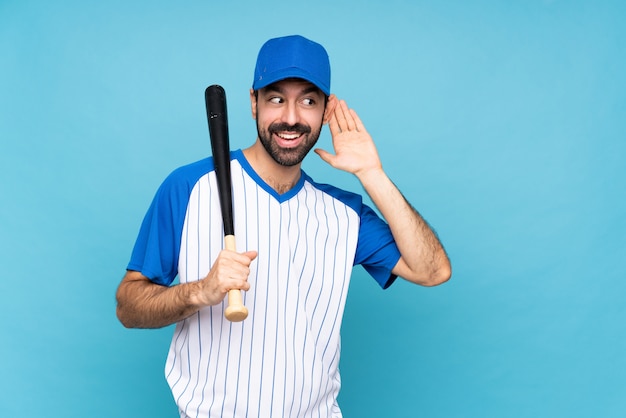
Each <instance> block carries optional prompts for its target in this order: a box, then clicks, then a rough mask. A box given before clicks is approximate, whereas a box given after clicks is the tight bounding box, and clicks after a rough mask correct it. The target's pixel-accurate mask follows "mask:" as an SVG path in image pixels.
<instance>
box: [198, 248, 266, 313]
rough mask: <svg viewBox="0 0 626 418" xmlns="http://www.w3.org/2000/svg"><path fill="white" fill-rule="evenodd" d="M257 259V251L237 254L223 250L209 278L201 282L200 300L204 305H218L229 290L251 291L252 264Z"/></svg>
mask: <svg viewBox="0 0 626 418" xmlns="http://www.w3.org/2000/svg"><path fill="white" fill-rule="evenodd" d="M256 257H257V252H256V251H246V252H243V253H237V252H235V251H229V250H222V251H221V252H220V253H219V255H218V256H217V258H216V259H215V261H214V263H213V265H212V266H211V270H210V271H209V273H208V274H207V276H206V277H205V278H203V279H202V280H200V281H199V285H200V287H201V295H200V296H199V298H200V300H201V301H202V302H203V304H204V305H216V304H218V303H220V302H221V301H222V300H223V299H224V297H225V296H226V294H227V293H228V291H229V290H233V289H239V290H244V291H247V290H250V283H249V282H248V276H249V275H250V264H251V263H252V261H253V260H254V259H255V258H256Z"/></svg>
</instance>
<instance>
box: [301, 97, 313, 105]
mask: <svg viewBox="0 0 626 418" xmlns="http://www.w3.org/2000/svg"><path fill="white" fill-rule="evenodd" d="M302 104H304V105H306V106H313V105H314V104H315V100H313V99H310V98H307V99H304V100H302Z"/></svg>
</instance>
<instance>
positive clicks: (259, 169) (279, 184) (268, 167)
mask: <svg viewBox="0 0 626 418" xmlns="http://www.w3.org/2000/svg"><path fill="white" fill-rule="evenodd" d="M243 155H244V156H245V157H246V160H248V163H249V164H250V166H251V167H252V168H253V169H254V171H255V172H256V173H257V174H258V175H259V177H261V178H262V179H263V181H264V182H265V183H267V184H268V185H269V186H270V187H271V188H272V189H274V190H276V192H277V193H279V194H284V193H287V192H288V191H289V190H291V189H292V188H293V187H294V186H295V185H296V184H297V183H298V180H300V175H301V171H300V166H301V164H297V165H294V166H291V167H285V166H283V165H280V164H278V163H277V162H276V161H274V159H273V158H272V157H271V156H270V155H269V154H268V153H267V151H265V148H264V147H263V145H262V144H261V143H260V142H259V141H258V140H257V141H256V142H255V143H254V145H252V146H251V147H250V148H246V149H244V150H243Z"/></svg>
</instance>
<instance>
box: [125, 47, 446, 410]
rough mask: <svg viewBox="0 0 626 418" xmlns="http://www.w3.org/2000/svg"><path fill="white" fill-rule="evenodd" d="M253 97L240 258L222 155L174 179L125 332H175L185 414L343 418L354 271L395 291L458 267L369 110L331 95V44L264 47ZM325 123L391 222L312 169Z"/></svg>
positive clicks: (135, 276) (159, 201)
mask: <svg viewBox="0 0 626 418" xmlns="http://www.w3.org/2000/svg"><path fill="white" fill-rule="evenodd" d="M250 100H251V105H252V116H253V118H254V119H255V120H256V124H257V131H258V137H257V139H256V141H255V142H254V144H253V145H252V146H251V147H249V148H247V149H245V150H243V151H241V150H236V151H233V152H232V153H231V172H232V177H233V199H234V204H233V206H234V208H235V210H234V211H235V214H234V216H235V235H236V237H237V248H238V249H242V251H241V252H235V251H228V250H224V249H223V234H222V225H221V216H220V209H219V198H218V195H217V189H216V181H215V173H214V171H213V162H212V159H210V158H207V159H204V160H202V161H199V162H197V163H194V164H191V165H189V166H186V167H182V168H179V169H178V170H175V171H174V172H173V173H172V174H171V175H170V176H169V177H168V178H167V179H166V180H165V181H164V183H163V184H162V185H161V187H160V188H159V191H158V192H157V194H156V196H155V198H154V201H153V203H152V205H151V207H150V209H149V211H148V213H147V214H146V217H145V219H144V221H143V223H142V226H141V230H140V233H139V237H138V239H137V242H136V244H135V248H134V250H133V253H132V257H131V261H130V263H129V265H128V267H127V273H126V275H125V277H124V279H123V280H122V283H121V284H120V286H119V289H118V292H117V300H118V306H117V315H118V318H119V319H120V321H121V322H122V323H123V324H124V325H125V326H127V327H137V328H158V327H163V326H167V325H170V324H173V323H176V329H175V331H174V336H173V338H172V344H171V347H170V351H169V355H168V358H167V363H166V370H165V373H166V378H167V381H168V383H169V385H170V387H171V389H172V393H173V395H174V398H175V401H176V403H177V405H178V407H179V410H180V415H181V417H207V416H210V417H234V416H237V417H247V416H254V417H305V416H306V417H308V416H315V417H318V416H323V417H340V416H341V411H340V409H339V406H338V405H337V401H336V399H337V394H338V392H339V388H340V376H339V372H338V364H339V351H340V336H339V330H340V326H341V320H342V315H343V310H344V305H345V300H346V295H347V289H348V283H349V279H350V273H351V270H352V267H353V265H356V264H361V265H362V266H363V267H364V268H365V269H366V271H367V272H368V273H369V274H371V275H372V277H373V278H374V279H375V280H376V281H377V282H378V283H379V284H380V286H381V287H383V288H386V287H388V286H390V285H391V284H392V283H393V281H394V280H395V279H396V277H397V276H400V277H402V278H404V279H406V280H408V281H411V282H414V283H417V284H421V285H425V286H432V285H437V284H439V283H442V282H444V281H446V280H448V278H449V277H450V274H451V270H450V264H449V261H448V258H447V256H446V253H445V251H444V249H443V247H442V245H441V244H440V242H439V240H438V239H437V237H436V235H435V234H434V233H433V231H432V230H431V229H430V228H429V226H428V225H427V223H426V222H425V221H424V220H423V219H422V217H421V216H420V215H419V214H418V213H417V211H415V210H414V209H413V208H412V207H411V206H410V205H409V203H408V202H407V201H406V200H405V199H404V197H403V196H402V194H401V193H400V192H399V191H398V189H397V188H396V187H395V186H394V185H393V183H392V182H391V181H390V180H389V178H388V177H387V176H386V174H385V172H384V171H383V169H382V165H381V162H380V159H379V157H378V153H377V151H376V148H375V146H374V143H373V141H372V139H371V137H370V136H369V134H368V133H367V131H366V130H365V127H364V126H363V124H362V122H361V120H360V119H359V117H358V116H357V114H356V113H355V112H354V111H353V110H351V109H349V108H348V107H347V105H346V103H345V102H344V101H342V100H338V99H337V98H336V97H335V96H334V95H332V94H331V93H330V64H329V60H328V55H327V53H326V51H325V49H324V48H323V47H322V46H321V45H319V44H317V43H315V42H312V41H310V40H308V39H306V38H303V37H301V36H288V37H283V38H276V39H271V40H269V41H268V42H267V43H265V44H264V45H263V47H262V48H261V50H260V52H259V56H258V59H257V64H256V69H255V78H254V82H253V86H252V89H251V90H250ZM326 123H328V124H329V127H330V132H331V135H332V140H333V147H334V151H335V152H334V154H333V153H329V152H327V151H324V150H321V149H316V150H315V152H316V153H317V154H318V155H319V156H320V157H321V158H322V159H323V160H324V161H326V162H327V163H328V164H330V165H331V166H333V167H335V168H337V169H340V170H344V171H347V172H350V173H353V174H354V175H356V176H357V178H358V179H359V180H360V182H361V183H362V185H363V187H364V189H365V190H366V192H367V193H368V195H369V196H370V197H371V199H372V201H373V202H374V204H375V205H376V206H377V208H378V209H379V211H380V213H381V214H382V216H383V217H384V219H385V220H386V221H387V222H384V221H383V220H382V219H380V217H379V216H378V215H376V214H375V212H374V211H373V210H371V209H370V208H369V207H367V206H366V205H364V204H363V203H362V200H361V197H360V196H358V195H355V194H352V193H349V192H346V191H343V190H339V189H337V188H334V187H332V186H328V185H323V184H318V183H316V182H314V181H313V180H312V179H311V178H310V177H309V176H308V175H307V174H306V173H304V172H303V171H302V170H301V162H302V160H303V158H304V157H305V156H306V155H307V153H308V152H309V151H310V150H311V149H312V148H313V147H314V146H315V143H316V141H317V139H318V137H319V134H320V131H321V128H322V126H323V125H324V124H326ZM176 276H178V277H179V281H180V284H177V285H172V282H173V280H174V279H175V277H176ZM230 289H241V290H242V291H243V293H244V304H245V305H246V307H247V308H248V309H249V311H250V314H249V316H248V318H247V319H245V320H244V321H242V322H234V323H231V322H228V321H226V320H225V319H224V308H225V301H224V299H225V295H226V294H227V292H228V290H230Z"/></svg>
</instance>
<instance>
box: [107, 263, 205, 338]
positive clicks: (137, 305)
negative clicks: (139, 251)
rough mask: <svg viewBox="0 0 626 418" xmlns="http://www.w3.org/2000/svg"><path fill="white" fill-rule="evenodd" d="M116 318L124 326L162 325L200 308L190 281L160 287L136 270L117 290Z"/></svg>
mask: <svg viewBox="0 0 626 418" xmlns="http://www.w3.org/2000/svg"><path fill="white" fill-rule="evenodd" d="M116 297H117V317H118V319H119V320H120V322H121V323H122V324H123V325H124V326H125V327H127V328H162V327H165V326H168V325H171V324H173V323H176V322H179V321H182V320H183V319H185V318H187V317H188V316H190V315H192V314H194V313H195V312H197V311H198V310H199V309H200V308H199V307H198V306H196V305H194V304H193V303H192V302H191V301H192V300H193V284H191V285H187V284H183V285H176V286H171V287H167V286H161V285H158V284H155V283H152V282H151V281H150V280H149V279H147V278H145V277H144V276H142V275H141V274H140V273H138V272H128V273H127V275H126V276H125V277H124V280H122V283H121V284H120V286H119V288H118V290H117V295H116Z"/></svg>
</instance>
